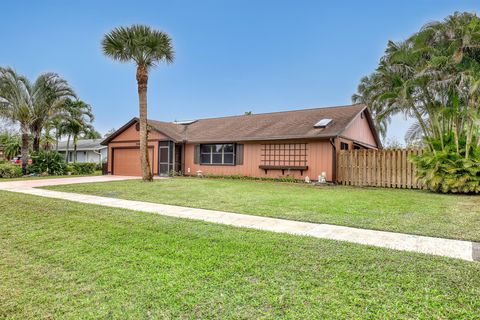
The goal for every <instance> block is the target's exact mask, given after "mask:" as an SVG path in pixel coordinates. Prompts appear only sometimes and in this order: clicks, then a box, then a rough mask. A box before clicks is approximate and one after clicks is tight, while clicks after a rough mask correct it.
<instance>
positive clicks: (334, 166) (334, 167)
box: [329, 136, 338, 184]
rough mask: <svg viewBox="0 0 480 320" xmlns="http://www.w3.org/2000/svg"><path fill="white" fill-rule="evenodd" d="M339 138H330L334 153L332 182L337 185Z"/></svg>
mask: <svg viewBox="0 0 480 320" xmlns="http://www.w3.org/2000/svg"><path fill="white" fill-rule="evenodd" d="M337 138H338V136H336V137H335V138H330V140H329V141H330V144H331V145H332V148H333V152H332V164H333V165H332V167H333V168H332V182H333V183H335V184H336V183H337V147H336V146H335V139H337Z"/></svg>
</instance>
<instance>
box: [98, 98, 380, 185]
mask: <svg viewBox="0 0 480 320" xmlns="http://www.w3.org/2000/svg"><path fill="white" fill-rule="evenodd" d="M138 130H139V125H138V119H137V118H133V119H132V120H130V121H129V122H127V123H126V124H125V125H124V126H122V127H121V128H120V129H119V130H117V131H116V132H115V133H113V134H112V135H111V136H109V137H108V138H106V139H105V140H104V141H103V142H102V144H103V145H105V146H108V172H109V174H114V175H129V176H137V175H140V173H141V170H140V160H139V158H140V156H139V132H138ZM148 130H149V136H148V146H149V154H150V159H149V160H150V163H151V168H152V173H153V174H154V175H160V176H166V175H169V174H171V173H172V172H173V171H176V172H181V173H183V174H185V175H197V174H198V173H199V172H201V173H202V174H203V175H208V174H211V175H242V176H251V177H273V178H278V177H282V176H287V175H288V176H291V177H295V178H299V179H300V178H301V179H303V178H305V177H306V176H309V177H310V179H312V180H317V178H318V176H319V175H322V173H323V174H324V175H325V176H326V179H327V180H328V181H334V180H335V178H336V177H335V175H336V173H335V171H336V156H337V151H338V150H341V149H364V148H373V149H376V148H381V142H380V139H379V137H378V134H377V131H376V130H375V127H374V124H373V120H372V117H371V114H370V112H369V110H368V108H367V107H366V106H365V105H363V104H355V105H348V106H337V107H326V108H314V109H304V110H294V111H285V112H272V113H262V114H252V115H242V116H230V117H221V118H209V119H200V120H194V121H183V122H163V121H156V120H148Z"/></svg>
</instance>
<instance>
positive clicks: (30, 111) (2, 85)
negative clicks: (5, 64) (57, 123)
mask: <svg viewBox="0 0 480 320" xmlns="http://www.w3.org/2000/svg"><path fill="white" fill-rule="evenodd" d="M72 95H74V93H73V90H72V89H71V88H70V87H69V86H68V84H67V82H66V81H65V80H63V79H62V78H60V77H59V76H58V75H57V74H55V73H44V74H41V75H40V76H39V77H38V78H37V80H36V81H35V82H34V83H31V82H30V81H29V80H28V79H27V78H26V77H24V76H22V75H20V74H18V73H17V72H16V71H15V70H13V69H12V68H0V115H2V116H4V117H5V118H7V119H10V120H11V121H14V122H18V123H19V124H20V133H21V139H22V148H21V155H22V172H23V174H26V172H27V163H28V152H29V148H30V134H31V133H32V134H33V138H34V139H33V140H34V144H33V147H34V150H35V151H37V150H38V149H39V145H40V137H41V132H42V129H43V127H44V125H45V123H46V119H48V118H49V117H51V115H52V114H53V113H54V112H56V111H57V110H58V106H59V104H60V103H61V101H62V100H63V99H64V98H65V97H67V96H72Z"/></svg>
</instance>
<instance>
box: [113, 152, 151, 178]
mask: <svg viewBox="0 0 480 320" xmlns="http://www.w3.org/2000/svg"><path fill="white" fill-rule="evenodd" d="M148 155H149V156H150V167H151V169H152V173H153V148H148ZM113 174H114V175H117V176H141V175H142V170H141V168H140V149H139V148H128V149H127V148H115V149H113Z"/></svg>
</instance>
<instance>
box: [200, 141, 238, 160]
mask: <svg viewBox="0 0 480 320" xmlns="http://www.w3.org/2000/svg"><path fill="white" fill-rule="evenodd" d="M200 164H219V165H234V164H235V145H234V144H233V143H226V144H202V145H200Z"/></svg>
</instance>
